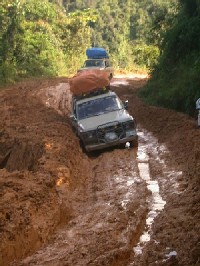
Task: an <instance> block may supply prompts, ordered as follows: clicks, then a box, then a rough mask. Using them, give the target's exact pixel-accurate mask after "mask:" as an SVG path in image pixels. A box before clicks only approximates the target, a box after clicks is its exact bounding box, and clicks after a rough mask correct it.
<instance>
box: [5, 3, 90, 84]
mask: <svg viewBox="0 0 200 266" xmlns="http://www.w3.org/2000/svg"><path fill="white" fill-rule="evenodd" d="M94 19H95V16H94V15H93V14H92V13H91V12H88V11H82V12H79V13H78V12H74V13H72V14H68V15H66V12H65V10H64V9H63V8H62V7H60V6H58V5H57V4H54V3H50V2H49V1H47V0H44V1H42V2H41V1H40V0H29V1H25V0H13V1H12V2H11V3H10V1H9V0H2V1H1V3H0V80H1V83H7V82H13V81H15V80H16V79H17V78H21V77H29V76H60V75H69V74H70V73H73V72H74V71H75V69H76V67H77V62H79V61H80V58H81V56H82V51H83V50H85V49H86V48H87V47H88V46H89V45H90V38H89V37H90V29H89V27H88V26H87V21H88V20H94Z"/></svg>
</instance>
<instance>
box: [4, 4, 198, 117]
mask: <svg viewBox="0 0 200 266" xmlns="http://www.w3.org/2000/svg"><path fill="white" fill-rule="evenodd" d="M199 33H200V1H199V0H166V1H163V0H134V1H133V0H51V1H50V0H44V1H40V0H13V1H10V0H1V2H0V83H1V84H4V83H9V82H15V81H16V80H19V79H21V78H26V77H33V76H37V77H38V76H39V77H41V76H44V77H45V76H61V75H62V76H63V75H65V76H69V75H73V74H75V73H76V70H77V69H78V68H79V67H80V66H81V65H82V64H83V61H84V60H85V57H86V55H85V51H86V49H87V48H88V47H91V46H98V47H104V48H106V49H107V50H108V52H109V54H110V56H111V57H112V59H113V63H114V68H115V69H116V70H125V71H136V70H138V69H143V70H146V71H149V72H150V74H151V79H150V80H149V82H148V85H147V86H146V88H144V89H143V90H142V91H141V92H140V95H141V97H143V98H144V99H145V100H146V101H147V102H149V103H151V104H154V105H155V104H156V105H160V106H164V107H168V108H173V109H175V110H178V111H182V112H186V113H188V114H190V115H194V113H195V101H196V99H197V98H199V97H200V89H199V88H200V76H199V71H200V34H199Z"/></svg>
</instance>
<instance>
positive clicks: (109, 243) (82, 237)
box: [18, 149, 147, 266]
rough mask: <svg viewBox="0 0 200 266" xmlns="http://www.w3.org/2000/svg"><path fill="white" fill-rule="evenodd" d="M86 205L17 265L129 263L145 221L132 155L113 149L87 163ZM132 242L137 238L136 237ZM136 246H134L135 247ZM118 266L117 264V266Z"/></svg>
mask: <svg viewBox="0 0 200 266" xmlns="http://www.w3.org/2000/svg"><path fill="white" fill-rule="evenodd" d="M91 165H92V166H93V171H94V176H93V179H92V180H90V182H89V186H88V188H87V191H86V194H87V200H86V201H85V202H83V204H80V206H79V208H78V209H77V210H75V212H76V217H75V218H74V219H72V220H71V221H70V222H69V224H68V225H66V226H64V228H62V230H61V231H60V232H58V234H57V235H55V236H54V239H53V240H52V243H50V244H49V245H48V246H47V247H45V248H44V249H42V250H40V251H38V253H37V254H35V255H33V256H31V257H28V258H26V259H25V260H24V261H23V262H21V264H18V265H52V266H53V265H95V266H96V265H117V264H116V263H118V262H119V261H120V262H122V261H124V260H127V258H128V254H129V250H130V247H132V246H133V236H136V235H138V228H141V227H143V221H144V218H145V216H146V211H147V209H146V207H145V205H146V203H145V198H146V186H145V185H144V182H143V181H142V180H141V179H140V178H139V175H138V167H137V163H136V151H135V150H134V149H132V150H122V149H115V150H113V151H111V152H105V153H102V154H101V155H99V156H98V157H97V158H92V159H91ZM135 239H136V238H135ZM134 244H135V243H134ZM119 265H121V263H120V264H119Z"/></svg>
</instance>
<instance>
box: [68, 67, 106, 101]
mask: <svg viewBox="0 0 200 266" xmlns="http://www.w3.org/2000/svg"><path fill="white" fill-rule="evenodd" d="M109 84H110V80H109V76H108V73H106V72H105V71H101V70H86V71H82V72H79V73H77V74H76V75H75V76H74V77H72V78H70V79H69V85H70V91H71V93H72V94H73V95H75V96H80V95H82V94H84V93H88V92H91V91H94V90H96V89H98V88H103V87H105V86H108V85H109Z"/></svg>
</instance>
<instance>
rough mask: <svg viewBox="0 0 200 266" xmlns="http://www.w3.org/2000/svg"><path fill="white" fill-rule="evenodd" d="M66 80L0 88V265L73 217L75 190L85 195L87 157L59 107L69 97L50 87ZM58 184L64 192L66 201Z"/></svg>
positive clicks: (36, 244)
mask: <svg viewBox="0 0 200 266" xmlns="http://www.w3.org/2000/svg"><path fill="white" fill-rule="evenodd" d="M66 81H67V80H66V79H64V80H62V79H61V80H59V81H58V80H49V81H40V80H38V81H33V82H24V83H20V84H18V85H16V86H14V87H12V88H7V89H5V90H1V91H0V94H1V97H0V98H1V100H0V101H1V105H0V113H1V127H0V198H1V200H0V239H1V242H0V251H1V252H0V265H4V266H5V265H8V264H9V262H10V261H12V260H13V259H17V258H22V257H24V256H26V255H27V254H30V253H32V252H33V251H34V250H36V249H37V248H38V247H40V246H41V244H42V243H44V242H45V241H46V240H47V238H48V237H49V235H51V233H52V232H53V231H54V230H55V228H56V227H57V226H58V225H59V224H60V223H66V222H67V221H68V220H69V219H70V218H71V217H72V216H73V211H72V207H71V205H72V202H73V197H74V198H75V199H74V201H76V195H75V194H76V193H78V194H79V199H80V197H81V196H84V194H83V193H84V191H83V184H84V183H85V181H86V178H87V177H88V176H89V175H90V171H91V170H90V167H89V163H88V158H87V156H86V155H85V154H83V153H82V151H81V149H80V146H79V142H78V139H77V138H76V137H75V136H74V133H73V132H72V129H71V125H70V124H69V118H68V116H67V112H68V109H65V110H63V106H64V105H65V106H68V107H69V104H68V105H67V104H64V103H62V101H64V102H65V103H67V101H69V98H66V97H65V98H62V99H63V100H62V101H61V102H60V101H59V102H57V101H56V97H53V96H54V95H53V94H52V93H53V92H52V91H54V92H55V90H57V93H56V94H59V93H62V92H63V91H65V87H66V83H65V84H63V86H61V87H58V88H57V89H56V87H55V85H56V84H57V85H58V84H59V83H61V82H66ZM52 86H53V87H52ZM45 88H48V91H45ZM49 88H50V89H49ZM51 88H53V89H52V90H51ZM52 101H53V103H52ZM54 108H55V109H54ZM61 113H62V115H61ZM63 113H64V114H65V113H66V115H63ZM85 173H87V175H85ZM61 183H65V184H66V186H67V192H68V194H69V196H68V197H66V199H67V200H66V199H65V201H63V200H62V194H61V193H60V192H59V191H58V188H59V185H60V184H61ZM79 187H80V189H79ZM58 194H59V195H58ZM82 194H83V195H82ZM65 196H66V195H65Z"/></svg>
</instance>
